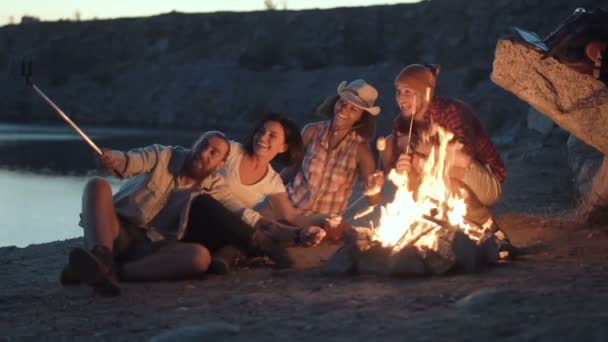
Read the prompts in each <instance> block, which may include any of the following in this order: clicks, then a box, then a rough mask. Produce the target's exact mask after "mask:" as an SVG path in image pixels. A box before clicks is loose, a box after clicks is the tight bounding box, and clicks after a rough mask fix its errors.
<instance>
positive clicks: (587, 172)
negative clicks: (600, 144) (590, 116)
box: [567, 135, 604, 199]
mask: <svg viewBox="0 0 608 342" xmlns="http://www.w3.org/2000/svg"><path fill="white" fill-rule="evenodd" d="M567 146H568V166H569V168H570V170H571V171H572V178H573V179H572V180H573V185H574V190H575V191H576V195H577V196H578V197H579V199H582V198H583V197H584V196H585V195H587V194H589V193H590V191H591V183H592V181H593V178H594V176H595V174H596V173H597V170H598V169H599V168H600V165H601V164H602V160H603V159H604V155H603V154H602V153H601V152H599V151H598V150H597V149H595V148H593V147H591V146H589V145H587V144H585V143H584V142H583V141H582V140H580V139H578V138H576V137H575V136H572V135H571V136H570V137H569V138H568V142H567Z"/></svg>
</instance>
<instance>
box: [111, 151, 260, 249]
mask: <svg viewBox="0 0 608 342" xmlns="http://www.w3.org/2000/svg"><path fill="white" fill-rule="evenodd" d="M189 153H190V150H188V149H185V148H183V147H168V146H162V145H152V146H148V147H144V148H138V149H133V150H130V151H128V152H127V153H126V156H127V165H126V168H125V170H124V171H123V172H122V174H119V176H120V177H121V178H129V180H127V181H126V182H125V183H124V184H123V185H122V186H121V187H120V189H119V190H118V192H117V193H116V194H115V195H114V204H115V208H116V213H117V214H118V215H119V216H120V217H121V218H122V219H124V220H126V221H127V222H129V223H133V224H135V225H137V226H140V227H142V228H144V229H147V230H148V232H147V235H148V237H150V238H151V239H152V240H160V239H163V238H164V237H163V236H162V235H161V234H160V233H158V232H156V231H154V230H153V229H152V228H150V227H149V226H148V224H149V223H150V221H152V219H153V218H154V217H155V216H156V215H157V214H158V213H159V212H160V210H161V209H162V208H163V207H164V205H165V204H166V202H167V200H168V199H169V195H170V194H171V192H172V191H173V190H174V189H175V187H176V184H177V177H178V176H179V173H180V171H181V170H182V167H183V165H184V162H185V161H186V159H187V157H188V154H189ZM195 187H196V188H197V190H198V191H193V192H192V194H191V195H190V199H189V200H188V204H187V205H186V206H184V208H183V209H182V211H181V214H180V221H179V226H178V227H177V239H181V238H182V237H183V235H184V233H185V231H186V227H187V225H188V216H189V213H190V204H191V202H192V200H193V199H194V198H195V197H196V196H198V195H201V194H208V195H211V196H212V197H213V198H215V199H216V200H217V201H219V202H220V203H222V204H223V205H224V206H225V207H226V208H228V209H229V210H230V211H232V212H234V213H236V214H237V215H239V216H241V218H242V219H243V221H245V222H246V223H247V224H249V225H251V226H254V225H255V224H256V223H257V221H258V220H259V218H260V214H258V213H257V212H255V211H253V210H251V209H246V208H244V207H243V205H242V204H241V203H240V202H239V201H238V200H237V199H236V198H234V196H233V195H232V193H231V192H230V190H229V188H228V186H227V185H226V184H225V183H224V179H223V178H222V177H221V176H220V175H219V174H217V173H213V174H211V175H210V176H208V177H207V178H205V179H204V180H203V181H201V182H200V183H198V184H197V185H195Z"/></svg>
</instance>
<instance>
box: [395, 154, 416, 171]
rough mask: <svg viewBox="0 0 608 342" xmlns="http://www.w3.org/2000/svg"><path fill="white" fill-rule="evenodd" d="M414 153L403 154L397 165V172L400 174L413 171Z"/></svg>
mask: <svg viewBox="0 0 608 342" xmlns="http://www.w3.org/2000/svg"><path fill="white" fill-rule="evenodd" d="M412 156H413V154H412V153H401V154H400V155H399V158H398V159H397V163H396V164H395V170H397V172H398V173H400V174H405V173H410V171H412V159H413V157H412Z"/></svg>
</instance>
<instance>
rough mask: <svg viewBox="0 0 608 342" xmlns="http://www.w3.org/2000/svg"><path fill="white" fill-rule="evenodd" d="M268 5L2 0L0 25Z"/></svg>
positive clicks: (311, 0) (335, 0) (334, 3)
mask: <svg viewBox="0 0 608 342" xmlns="http://www.w3.org/2000/svg"><path fill="white" fill-rule="evenodd" d="M273 2H274V3H275V4H276V5H277V6H278V8H283V7H284V4H285V5H286V7H287V9H291V10H299V9H310V8H332V7H346V6H349V7H352V6H372V5H383V4H396V3H407V2H416V1H414V0H400V1H399V0H274V1H273ZM264 9H266V7H265V5H264V0H220V1H214V0H171V1H167V0H147V1H133V0H131V1H128V0H127V1H125V0H104V1H99V0H80V1H78V0H53V1H49V0H2V1H0V25H3V24H6V23H8V22H9V20H10V19H9V18H10V17H12V18H13V21H14V22H15V23H18V22H19V21H20V20H21V16H23V15H30V16H34V17H38V18H40V19H41V20H58V19H73V18H74V17H75V13H76V12H77V11H78V12H79V13H80V17H81V19H82V20H88V19H93V18H117V17H136V16H149V15H155V14H160V13H167V12H171V11H173V10H175V11H178V12H216V11H256V10H264Z"/></svg>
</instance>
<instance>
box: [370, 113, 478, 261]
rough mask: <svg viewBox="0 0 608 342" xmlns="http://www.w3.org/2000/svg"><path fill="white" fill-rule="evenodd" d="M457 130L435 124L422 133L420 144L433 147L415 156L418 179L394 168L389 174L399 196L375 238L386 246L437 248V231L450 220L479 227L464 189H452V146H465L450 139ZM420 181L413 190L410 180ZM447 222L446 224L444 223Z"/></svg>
mask: <svg viewBox="0 0 608 342" xmlns="http://www.w3.org/2000/svg"><path fill="white" fill-rule="evenodd" d="M453 136H454V135H453V134H452V133H450V132H447V131H445V130H444V129H443V128H441V127H439V126H437V125H433V126H432V127H431V129H430V132H429V133H428V134H426V135H425V136H423V137H422V143H421V144H420V146H422V145H425V146H429V145H431V147H430V152H429V154H428V158H426V159H421V158H419V157H416V158H414V160H413V166H412V167H413V168H415V169H417V170H418V171H419V175H420V176H419V178H418V180H414V179H410V175H408V174H399V173H398V172H397V171H396V170H395V169H393V170H391V172H390V173H389V176H388V178H389V179H390V180H391V181H392V182H393V183H394V184H395V186H396V187H397V191H396V193H395V199H394V200H393V201H392V202H391V203H388V204H387V205H386V206H384V207H382V216H381V218H380V224H379V226H378V227H376V228H375V229H374V238H375V239H376V240H377V241H379V242H381V243H382V244H383V245H384V246H389V247H390V246H392V247H393V249H394V250H395V251H398V250H400V249H401V248H403V247H404V246H406V245H413V246H416V247H427V248H431V249H436V248H437V245H436V243H437V233H438V232H439V231H440V228H442V226H444V225H445V223H447V224H449V225H450V226H452V227H457V228H459V229H461V230H462V231H463V232H464V233H467V234H468V235H469V237H470V238H471V239H473V240H474V241H477V240H478V238H477V237H476V235H471V234H469V233H470V232H471V230H478V228H477V226H472V225H469V224H468V223H467V222H466V220H465V215H466V213H467V207H466V204H465V200H464V195H465V194H464V193H454V192H452V191H451V190H450V187H449V186H448V184H449V177H448V170H449V168H450V166H451V165H452V163H453V159H454V153H450V151H451V150H453V149H457V148H461V147H462V146H461V145H460V146H457V145H454V144H453V143H450V140H451V139H452V138H453ZM432 138H433V139H432ZM412 181H416V183H419V186H418V187H417V189H413V190H410V189H409V186H408V184H410V182H412ZM441 223H444V224H441Z"/></svg>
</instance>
